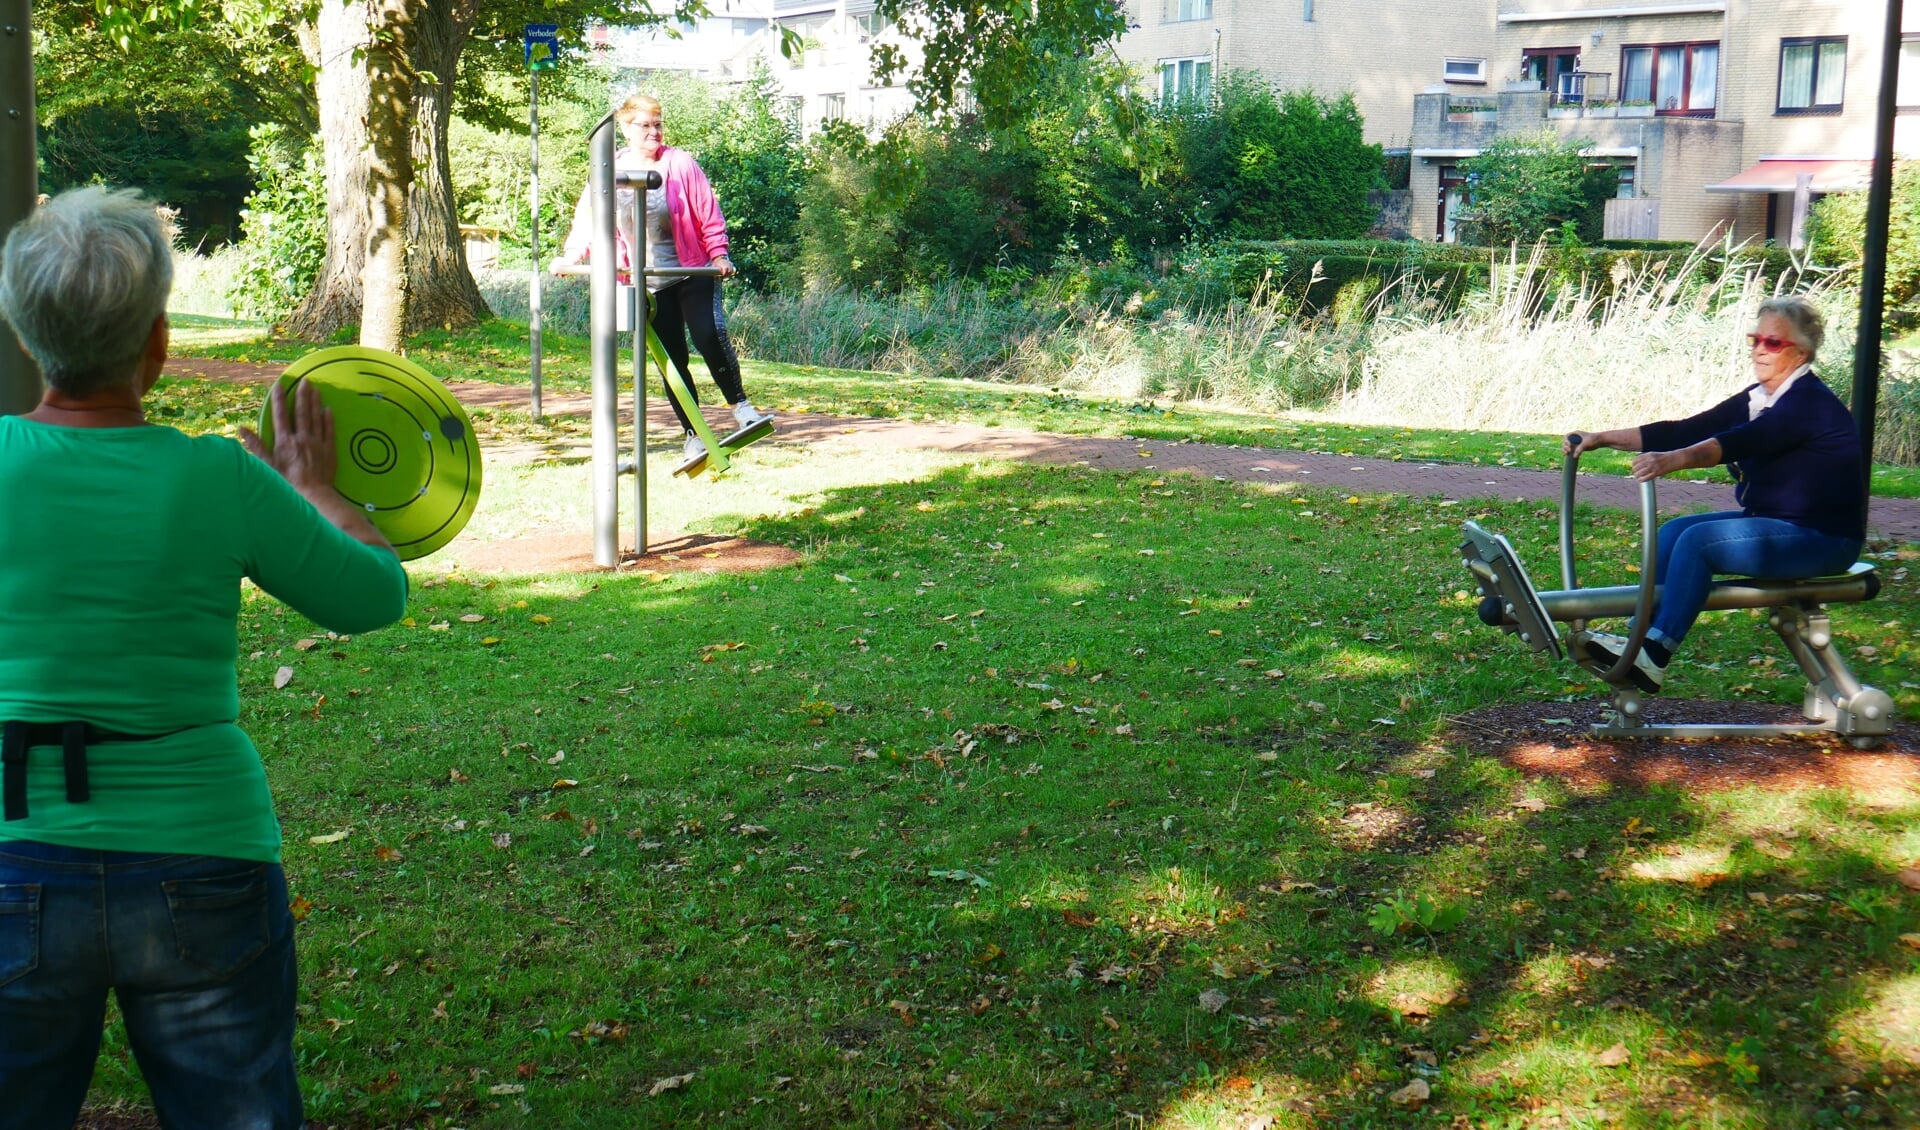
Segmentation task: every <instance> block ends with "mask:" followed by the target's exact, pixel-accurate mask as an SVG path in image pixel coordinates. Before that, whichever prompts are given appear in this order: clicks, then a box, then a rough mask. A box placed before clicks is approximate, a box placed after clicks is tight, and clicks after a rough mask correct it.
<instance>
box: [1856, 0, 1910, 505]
mask: <svg viewBox="0 0 1920 1130" xmlns="http://www.w3.org/2000/svg"><path fill="white" fill-rule="evenodd" d="M1900 9H1901V0H1887V26H1886V29H1885V35H1884V37H1883V38H1882V39H1881V42H1880V102H1879V112H1878V116H1877V117H1876V118H1875V120H1874V130H1873V181H1872V184H1871V185H1870V186H1869V187H1868V189H1867V241H1866V248H1865V249H1864V254H1863V255H1862V257H1861V262H1860V329H1859V333H1858V335H1857V336H1856V337H1855V339H1854V345H1853V423H1854V426H1855V427H1857V428H1859V429H1860V448H1861V451H1862V452H1863V453H1864V454H1865V458H1864V459H1863V460H1862V461H1861V462H1862V464H1863V467H1862V470H1863V472H1864V473H1865V475H1866V479H1867V488H1868V489H1867V493H1868V494H1869V495H1871V494H1872V493H1873V490H1872V487H1873V414H1874V410H1875V407H1876V406H1877V404H1878V402H1879V399H1880V323H1881V317H1882V314H1883V312H1884V310H1885V306H1886V296H1887V225H1888V220H1889V218H1890V216H1891V214H1892V212H1893V115H1894V103H1895V92H1896V90H1897V89H1898V85H1899V81H1900V78H1899V76H1900V23H1901V20H1900V14H1901V13H1900Z"/></svg>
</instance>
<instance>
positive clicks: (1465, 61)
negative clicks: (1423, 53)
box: [1440, 55, 1487, 86]
mask: <svg viewBox="0 0 1920 1130" xmlns="http://www.w3.org/2000/svg"><path fill="white" fill-rule="evenodd" d="M1440 77H1441V78H1442V79H1444V80H1445V81H1447V82H1456V83H1473V84H1475V85H1478V86H1485V85H1486V84H1487V61H1486V60H1485V59H1469V58H1464V57H1461V56H1458V55H1448V56H1446V57H1445V58H1443V59H1441V60H1440Z"/></svg>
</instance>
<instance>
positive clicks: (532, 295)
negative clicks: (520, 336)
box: [527, 71, 545, 422]
mask: <svg viewBox="0 0 1920 1130" xmlns="http://www.w3.org/2000/svg"><path fill="white" fill-rule="evenodd" d="M527 80H528V81H527V93H528V96H527V141H528V144H529V145H530V146H531V147H532V149H531V153H530V161H531V164H530V167H529V172H528V174H527V204H528V207H529V210H530V211H531V212H532V214H533V237H532V240H531V244H532V251H533V278H532V279H531V281H529V282H528V284H527V337H528V346H529V349H528V355H527V356H528V373H527V375H528V377H529V378H530V380H531V383H532V387H533V418H534V420H535V421H536V422H537V421H539V420H541V419H543V416H542V415H541V412H540V290H541V286H540V275H541V272H542V270H543V268H544V266H545V265H544V264H542V263H541V262H540V72H539V71H531V72H529V73H528V75H527Z"/></svg>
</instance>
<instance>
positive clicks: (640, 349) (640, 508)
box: [633, 182, 653, 557]
mask: <svg viewBox="0 0 1920 1130" xmlns="http://www.w3.org/2000/svg"><path fill="white" fill-rule="evenodd" d="M647 203H648V201H647V186H646V184H645V183H644V182H642V183H641V184H637V185H635V186H634V189H633V210H634V212H635V213H636V215H635V218H634V228H633V230H634V239H635V242H637V243H638V244H639V245H640V269H639V270H637V271H635V272H634V273H633V552H634V553H635V554H636V555H638V556H640V557H645V556H646V555H647V550H648V549H649V548H650V547H649V546H648V545H647V324H648V321H649V315H650V314H651V313H652V311H651V310H649V309H648V303H647V269H648V268H650V267H652V266H653V241H652V240H651V239H650V238H648V236H647V230H648V227H649V225H650V224H652V223H653V217H652V216H651V215H649V214H648V213H647Z"/></svg>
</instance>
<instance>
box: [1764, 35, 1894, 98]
mask: <svg viewBox="0 0 1920 1130" xmlns="http://www.w3.org/2000/svg"><path fill="white" fill-rule="evenodd" d="M1905 54H1906V51H1905V48H1904V45H1903V47H1902V50H1901V55H1902V57H1904V56H1905ZM1846 85H1847V37H1846V36H1844V35H1840V36H1832V37H1829V38H1826V39H1783V40H1781V41H1780V102H1779V112H1780V113H1782V114H1794V113H1800V114H1837V113H1839V112H1840V103H1841V100H1842V99H1841V93H1842V91H1843V90H1844V88H1845V87H1846Z"/></svg>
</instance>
